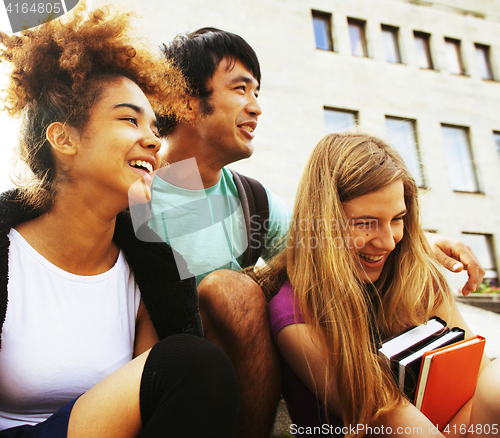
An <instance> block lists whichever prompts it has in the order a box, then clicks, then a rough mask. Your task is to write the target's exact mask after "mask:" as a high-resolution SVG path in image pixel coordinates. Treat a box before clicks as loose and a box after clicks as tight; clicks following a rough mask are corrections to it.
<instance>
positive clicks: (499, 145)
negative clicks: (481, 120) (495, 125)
mask: <svg viewBox="0 0 500 438" xmlns="http://www.w3.org/2000/svg"><path fill="white" fill-rule="evenodd" d="M493 139H494V140H495V146H496V149H497V152H498V153H500V132H493Z"/></svg>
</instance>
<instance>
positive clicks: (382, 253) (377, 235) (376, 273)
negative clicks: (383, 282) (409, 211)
mask: <svg viewBox="0 0 500 438" xmlns="http://www.w3.org/2000/svg"><path fill="white" fill-rule="evenodd" d="M343 207H344V212H345V214H346V216H347V219H348V221H349V228H350V231H351V247H352V248H353V249H354V250H355V251H356V254H357V256H358V258H359V261H360V262H361V265H362V267H363V270H364V271H363V272H361V273H360V276H361V279H362V280H363V281H365V282H372V283H373V282H375V281H377V280H378V278H379V277H380V274H381V273H382V269H383V267H384V265H385V262H386V261H387V258H388V257H389V254H390V253H391V252H392V251H393V250H394V248H395V247H396V245H397V244H398V243H399V242H400V241H401V239H402V238H403V233H404V225H403V217H404V215H405V214H406V205H405V199H404V187H403V182H402V181H401V180H397V181H394V182H393V183H391V184H389V185H387V186H385V187H384V188H382V189H380V190H377V191H375V192H371V193H367V194H366V195H362V196H358V197H356V198H354V199H351V200H350V201H347V202H345V203H344V204H343Z"/></svg>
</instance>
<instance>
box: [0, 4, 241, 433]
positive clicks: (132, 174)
mask: <svg viewBox="0 0 500 438" xmlns="http://www.w3.org/2000/svg"><path fill="white" fill-rule="evenodd" d="M130 29H131V16H130V14H127V13H123V12H119V11H116V10H111V9H110V8H102V9H97V10H95V11H91V12H89V13H88V14H87V13H85V11H83V10H76V9H75V10H73V11H72V12H71V13H70V14H68V16H66V17H64V18H63V21H61V19H57V20H54V21H51V22H49V23H46V24H44V25H41V26H39V27H37V28H35V29H33V30H28V31H25V32H23V33H22V34H21V35H13V36H8V35H5V34H0V43H1V45H2V47H1V49H0V60H1V61H3V62H7V63H9V66H10V67H11V73H10V82H9V86H8V89H7V90H6V93H5V94H4V96H3V97H4V101H3V103H4V104H5V105H6V106H7V109H8V110H9V111H10V112H11V113H12V114H14V115H21V116H23V117H24V118H23V130H22V132H21V136H20V140H21V144H20V158H21V159H22V160H24V161H25V162H26V164H27V165H28V167H29V169H30V171H31V174H32V179H31V180H28V181H23V184H22V187H21V188H20V189H17V190H12V191H10V192H7V193H5V194H3V195H2V196H1V197H0V218H1V220H0V266H1V267H0V333H1V350H0V437H1V438H65V437H69V438H80V437H81V438H89V437H93V438H135V437H138V436H140V437H144V438H145V437H152V438H159V437H167V436H168V437H196V438H199V437H214V438H215V437H217V438H220V437H232V436H233V433H234V427H235V424H236V418H237V414H238V401H239V395H238V388H237V381H236V375H235V373H234V370H233V368H232V365H231V363H230V361H229V359H228V357H227V356H226V355H225V354H224V353H223V352H222V351H221V350H220V349H218V348H216V347H215V346H213V345H212V344H209V343H208V342H207V341H205V340H204V339H203V333H202V329H201V321H200V315H199V311H198V295H197V291H196V284H195V282H194V279H187V280H183V281H181V279H180V278H179V273H178V270H177V266H176V262H175V259H174V254H173V252H172V249H171V248H170V247H168V246H167V245H166V244H164V243H150V242H151V241H154V240H155V239H149V240H148V239H145V240H143V241H141V240H139V239H138V238H137V237H136V235H135V234H134V229H133V226H132V222H131V219H130V214H129V213H128V212H127V211H124V210H125V209H126V208H127V207H128V206H129V199H134V200H139V199H142V198H144V191H146V192H147V191H148V190H149V189H148V182H149V183H150V182H151V178H152V172H153V171H154V170H156V169H157V168H158V166H159V161H160V160H159V154H158V152H159V149H160V146H161V141H160V139H159V133H158V124H157V120H156V115H155V113H158V114H171V115H180V113H181V111H182V109H183V102H184V98H185V93H186V87H185V83H184V80H183V77H182V75H181V74H180V73H179V72H178V71H177V70H176V69H174V68H173V67H172V66H171V65H170V64H169V63H168V62H166V61H162V60H161V59H160V57H159V56H158V54H156V53H155V52H154V51H151V50H148V48H147V47H146V46H144V44H142V43H141V41H140V40H138V39H137V38H135V37H134V35H133V34H132V33H131V32H130ZM141 180H142V183H143V184H141V183H140V182H141ZM136 183H139V184H136ZM137 186H138V191H136V190H135V189H132V190H131V187H137ZM143 231H144V233H145V234H143V235H144V236H147V235H148V233H151V230H149V231H148V230H147V229H144V230H143Z"/></svg>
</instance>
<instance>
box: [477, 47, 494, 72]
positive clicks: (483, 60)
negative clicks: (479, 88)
mask: <svg viewBox="0 0 500 438" xmlns="http://www.w3.org/2000/svg"><path fill="white" fill-rule="evenodd" d="M475 46H476V56H477V62H478V64H479V73H480V74H481V78H482V79H493V70H492V69H491V60H490V46H485V45H483V44H475Z"/></svg>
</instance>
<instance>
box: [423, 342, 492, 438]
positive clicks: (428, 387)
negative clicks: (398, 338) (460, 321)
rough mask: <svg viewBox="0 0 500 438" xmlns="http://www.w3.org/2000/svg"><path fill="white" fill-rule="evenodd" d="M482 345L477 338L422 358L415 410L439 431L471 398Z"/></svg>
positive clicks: (481, 355) (474, 387)
mask: <svg viewBox="0 0 500 438" xmlns="http://www.w3.org/2000/svg"><path fill="white" fill-rule="evenodd" d="M484 345H485V339H484V338H483V337H482V336H476V337H474V338H471V339H466V340H464V341H460V342H457V343H455V344H452V345H449V346H447V347H443V348H439V349H437V350H433V351H429V352H427V353H425V354H424V356H423V360H422V368H421V370H420V377H419V382H418V386H417V388H418V389H417V395H416V398H415V406H416V407H417V408H418V409H420V410H421V411H422V413H423V414H425V416H426V417H427V418H428V419H429V420H430V421H431V422H432V423H434V425H435V426H436V427H437V428H438V429H439V430H442V429H444V427H446V425H447V424H448V423H449V422H450V420H451V419H452V418H453V416H454V415H455V414H456V413H457V412H458V411H459V410H460V408H461V407H462V406H463V405H464V404H465V403H466V402H467V401H468V400H469V399H470V398H471V397H472V396H473V395H474V390H475V389H476V381H477V376H478V373H479V367H480V365H481V360H482V358H483V351H484Z"/></svg>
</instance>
